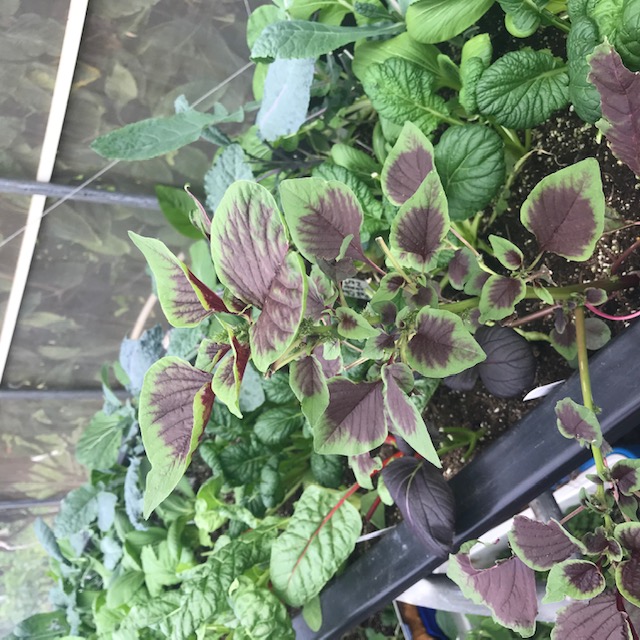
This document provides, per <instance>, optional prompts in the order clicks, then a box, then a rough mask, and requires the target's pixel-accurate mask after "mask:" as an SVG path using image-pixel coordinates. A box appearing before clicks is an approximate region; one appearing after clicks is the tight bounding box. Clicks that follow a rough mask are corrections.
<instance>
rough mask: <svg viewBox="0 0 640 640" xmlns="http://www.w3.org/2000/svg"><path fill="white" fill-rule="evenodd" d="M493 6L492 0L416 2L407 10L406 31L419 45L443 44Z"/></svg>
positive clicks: (426, 0)
mask: <svg viewBox="0 0 640 640" xmlns="http://www.w3.org/2000/svg"><path fill="white" fill-rule="evenodd" d="M492 4H493V0H417V1H416V2H413V3H412V4H411V5H410V6H409V8H408V9H407V15H406V21H407V30H408V31H409V35H410V36H411V37H412V38H414V39H415V40H417V41H418V42H427V43H437V42H444V41H445V40H450V39H451V38H453V37H455V36H457V35H458V34H460V33H462V32H463V31H464V30H465V29H467V28H468V27H470V26H471V25H472V24H473V23H474V22H476V21H477V20H479V19H480V18H481V17H482V16H483V15H484V14H485V13H486V12H487V11H488V10H489V7H491V5H492Z"/></svg>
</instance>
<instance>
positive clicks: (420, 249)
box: [389, 171, 450, 273]
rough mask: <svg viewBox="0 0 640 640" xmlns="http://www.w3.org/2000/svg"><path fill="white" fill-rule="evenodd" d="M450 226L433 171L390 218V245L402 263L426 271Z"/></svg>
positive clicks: (440, 185)
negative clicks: (391, 218)
mask: <svg viewBox="0 0 640 640" xmlns="http://www.w3.org/2000/svg"><path fill="white" fill-rule="evenodd" d="M449 227H450V222H449V208H448V206H447V198H446V196H445V194H444V189H443V188H442V184H441V182H440V178H439V177H438V174H437V173H436V172H435V171H432V172H431V173H429V174H428V175H427V177H426V178H424V180H423V181H422V182H421V184H419V185H418V187H417V189H416V191H415V193H414V194H413V195H412V196H411V197H410V198H409V199H408V200H406V201H405V202H404V204H403V205H402V206H401V207H400V210H399V211H398V214H397V215H396V217H395V218H394V219H393V222H392V223H391V233H390V234H389V242H390V244H391V249H392V251H393V252H394V254H395V255H396V257H397V259H398V262H400V264H401V265H402V266H405V267H409V268H410V269H414V270H416V271H421V272H422V273H425V272H427V271H429V270H430V269H432V268H433V267H434V266H435V265H436V264H437V262H438V251H439V250H440V248H441V246H442V242H443V241H444V239H445V238H446V237H447V234H448V233H449Z"/></svg>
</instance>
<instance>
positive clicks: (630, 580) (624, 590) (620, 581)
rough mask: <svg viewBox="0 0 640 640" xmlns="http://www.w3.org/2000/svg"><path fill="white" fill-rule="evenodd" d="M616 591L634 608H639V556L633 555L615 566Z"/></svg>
mask: <svg viewBox="0 0 640 640" xmlns="http://www.w3.org/2000/svg"><path fill="white" fill-rule="evenodd" d="M616 586H617V587H618V591H620V593H621V594H622V595H623V596H624V598H625V600H628V601H629V602H630V603H631V604H633V605H635V606H636V607H640V555H633V556H631V558H629V559H628V560H625V561H624V562H621V563H620V564H618V565H617V566H616Z"/></svg>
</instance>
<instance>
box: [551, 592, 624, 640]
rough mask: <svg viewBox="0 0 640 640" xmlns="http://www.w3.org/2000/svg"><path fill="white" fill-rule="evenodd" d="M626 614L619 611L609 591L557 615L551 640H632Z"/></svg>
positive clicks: (576, 604) (614, 596)
mask: <svg viewBox="0 0 640 640" xmlns="http://www.w3.org/2000/svg"><path fill="white" fill-rule="evenodd" d="M626 618H627V616H626V614H625V613H623V612H622V611H618V607H617V606H616V595H615V594H614V593H612V592H611V591H606V592H605V593H601V594H600V595H599V596H596V597H595V598H593V599H592V600H588V601H580V602H572V603H571V604H570V605H569V606H568V607H565V608H564V609H562V610H561V611H560V612H559V613H558V617H557V619H556V625H555V627H554V628H553V631H552V632H551V640H584V639H585V638H593V639H594V640H595V639H596V638H607V639H608V640H630V639H631V637H632V636H631V631H630V630H629V626H628V624H627V621H626Z"/></svg>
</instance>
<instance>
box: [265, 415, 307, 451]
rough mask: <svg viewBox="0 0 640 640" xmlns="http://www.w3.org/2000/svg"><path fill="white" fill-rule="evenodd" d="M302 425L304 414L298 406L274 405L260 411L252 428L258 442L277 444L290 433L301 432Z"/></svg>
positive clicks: (281, 442)
mask: <svg viewBox="0 0 640 640" xmlns="http://www.w3.org/2000/svg"><path fill="white" fill-rule="evenodd" d="M303 426H304V416H303V415H302V412H301V411H300V407H274V408H273V409H267V410H266V411H261V412H260V415H259V416H258V418H257V419H256V423H255V425H254V427H253V428H254V431H255V434H256V436H257V438H258V440H260V442H262V443H263V444H266V445H269V446H278V445H281V444H283V443H284V442H286V441H287V439H288V438H289V436H290V435H291V434H293V433H296V432H302V427H303Z"/></svg>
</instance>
